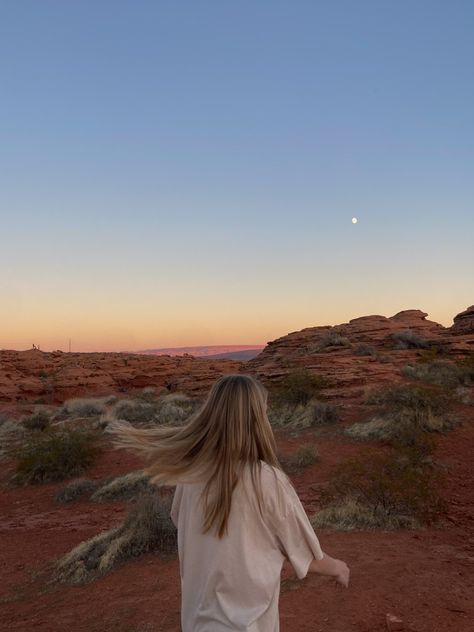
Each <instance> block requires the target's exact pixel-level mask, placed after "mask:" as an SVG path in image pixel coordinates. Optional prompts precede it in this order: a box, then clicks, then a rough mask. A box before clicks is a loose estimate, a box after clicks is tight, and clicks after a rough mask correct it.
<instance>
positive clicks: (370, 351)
mask: <svg viewBox="0 0 474 632" xmlns="http://www.w3.org/2000/svg"><path fill="white" fill-rule="evenodd" d="M354 355H356V356H373V357H375V356H376V355H377V352H376V351H375V349H374V348H373V347H371V346H370V345H364V344H360V345H357V347H356V348H355V349H354Z"/></svg>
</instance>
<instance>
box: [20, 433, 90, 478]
mask: <svg viewBox="0 0 474 632" xmlns="http://www.w3.org/2000/svg"><path fill="white" fill-rule="evenodd" d="M97 453H98V446H97V435H96V434H95V433H92V432H87V431H84V430H79V429H74V428H67V427H65V428H64V427H62V428H49V429H46V430H44V431H43V432H35V433H33V434H32V435H30V437H28V439H27V440H26V442H25V443H24V444H23V445H22V446H21V447H20V448H19V449H18V450H17V453H16V457H17V463H16V473H15V479H16V481H17V482H18V483H22V484H24V483H44V482H48V481H55V480H62V479H64V478H67V477H69V476H75V475H77V474H81V473H82V472H83V471H84V470H85V469H86V468H87V467H89V465H91V464H92V463H93V462H94V460H95V458H96V456H97Z"/></svg>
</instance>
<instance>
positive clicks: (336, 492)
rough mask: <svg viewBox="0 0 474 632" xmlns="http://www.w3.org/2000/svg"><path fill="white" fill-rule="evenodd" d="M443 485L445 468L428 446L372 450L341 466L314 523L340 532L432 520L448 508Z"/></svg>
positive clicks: (411, 526)
mask: <svg viewBox="0 0 474 632" xmlns="http://www.w3.org/2000/svg"><path fill="white" fill-rule="evenodd" d="M425 449H426V446H425ZM428 450H429V448H428ZM442 483H443V478H442V472H441V469H440V468H439V467H436V466H435V465H433V463H432V461H431V460H430V458H429V457H428V455H427V454H426V453H425V454H424V453H423V448H421V449H417V448H413V447H408V448H401V449H400V450H398V451H397V452H392V453H389V454H380V453H377V452H369V453H367V454H366V455H365V456H364V460H363V461H360V460H358V459H351V460H349V461H346V462H345V463H342V464H341V465H340V466H339V468H338V469H337V471H336V473H335V476H334V478H333V479H332V481H331V483H330V484H329V486H328V487H327V489H326V490H325V492H324V493H323V495H322V497H321V504H322V510H321V511H320V512H319V513H318V514H316V516H314V517H313V519H312V524H313V526H314V527H320V528H321V527H328V528H334V529H341V530H348V529H365V528H370V529H371V528H384V529H396V528H401V527H403V528H413V527H417V526H421V525H423V524H431V523H432V522H434V521H435V519H436V517H437V515H438V514H439V513H440V512H443V511H445V509H446V506H445V502H444V501H443V499H442V498H441V496H440V495H439V489H440V487H441V484H442Z"/></svg>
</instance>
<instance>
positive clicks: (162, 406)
mask: <svg viewBox="0 0 474 632" xmlns="http://www.w3.org/2000/svg"><path fill="white" fill-rule="evenodd" d="M200 405H201V400H199V399H197V398H193V397H188V396H187V395H184V394H183V393H169V394H167V395H164V396H162V397H159V398H156V397H155V396H148V395H146V396H145V397H143V395H141V396H139V397H137V398H135V399H123V400H120V401H118V402H117V404H116V405H115V407H114V409H113V411H112V418H113V419H116V420H124V421H128V422H129V423H132V424H180V423H184V422H186V421H187V420H188V419H189V417H190V416H191V415H192V414H193V413H194V412H196V410H197V409H198V407H199V406H200Z"/></svg>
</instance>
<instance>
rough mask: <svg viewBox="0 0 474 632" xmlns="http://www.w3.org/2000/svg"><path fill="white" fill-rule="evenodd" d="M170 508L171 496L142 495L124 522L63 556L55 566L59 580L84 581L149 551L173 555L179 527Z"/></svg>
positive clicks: (81, 582)
mask: <svg viewBox="0 0 474 632" xmlns="http://www.w3.org/2000/svg"><path fill="white" fill-rule="evenodd" d="M170 508H171V496H166V497H161V496H159V495H158V494H145V495H143V496H141V497H140V498H139V499H138V501H137V502H136V503H135V504H134V505H132V507H131V509H130V511H129V513H128V515H127V517H126V518H125V521H124V522H123V524H122V525H120V526H119V527H116V528H115V529H111V530H110V531H106V532H105V533H100V534H99V535H97V536H95V537H94V538H92V539H91V540H87V541H86V542H82V543H81V544H79V545H78V546H77V547H76V548H75V549H73V550H72V551H71V552H70V553H68V554H67V555H65V556H64V557H63V558H62V559H60V560H59V561H58V562H57V563H56V566H55V578H56V580H57V581H60V582H67V583H72V584H84V583H86V582H89V581H91V580H92V579H94V578H96V577H98V576H100V575H104V574H106V573H108V572H109V571H111V570H112V569H113V568H114V567H116V566H117V565H118V564H121V563H123V562H125V561H126V560H128V559H130V558H134V557H139V556H141V555H143V554H144V553H148V552H150V551H156V552H159V553H161V554H162V555H165V556H170V555H174V554H175V553H176V548H177V545H176V529H175V526H174V524H173V522H172V521H171V518H170V515H169V514H170Z"/></svg>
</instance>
